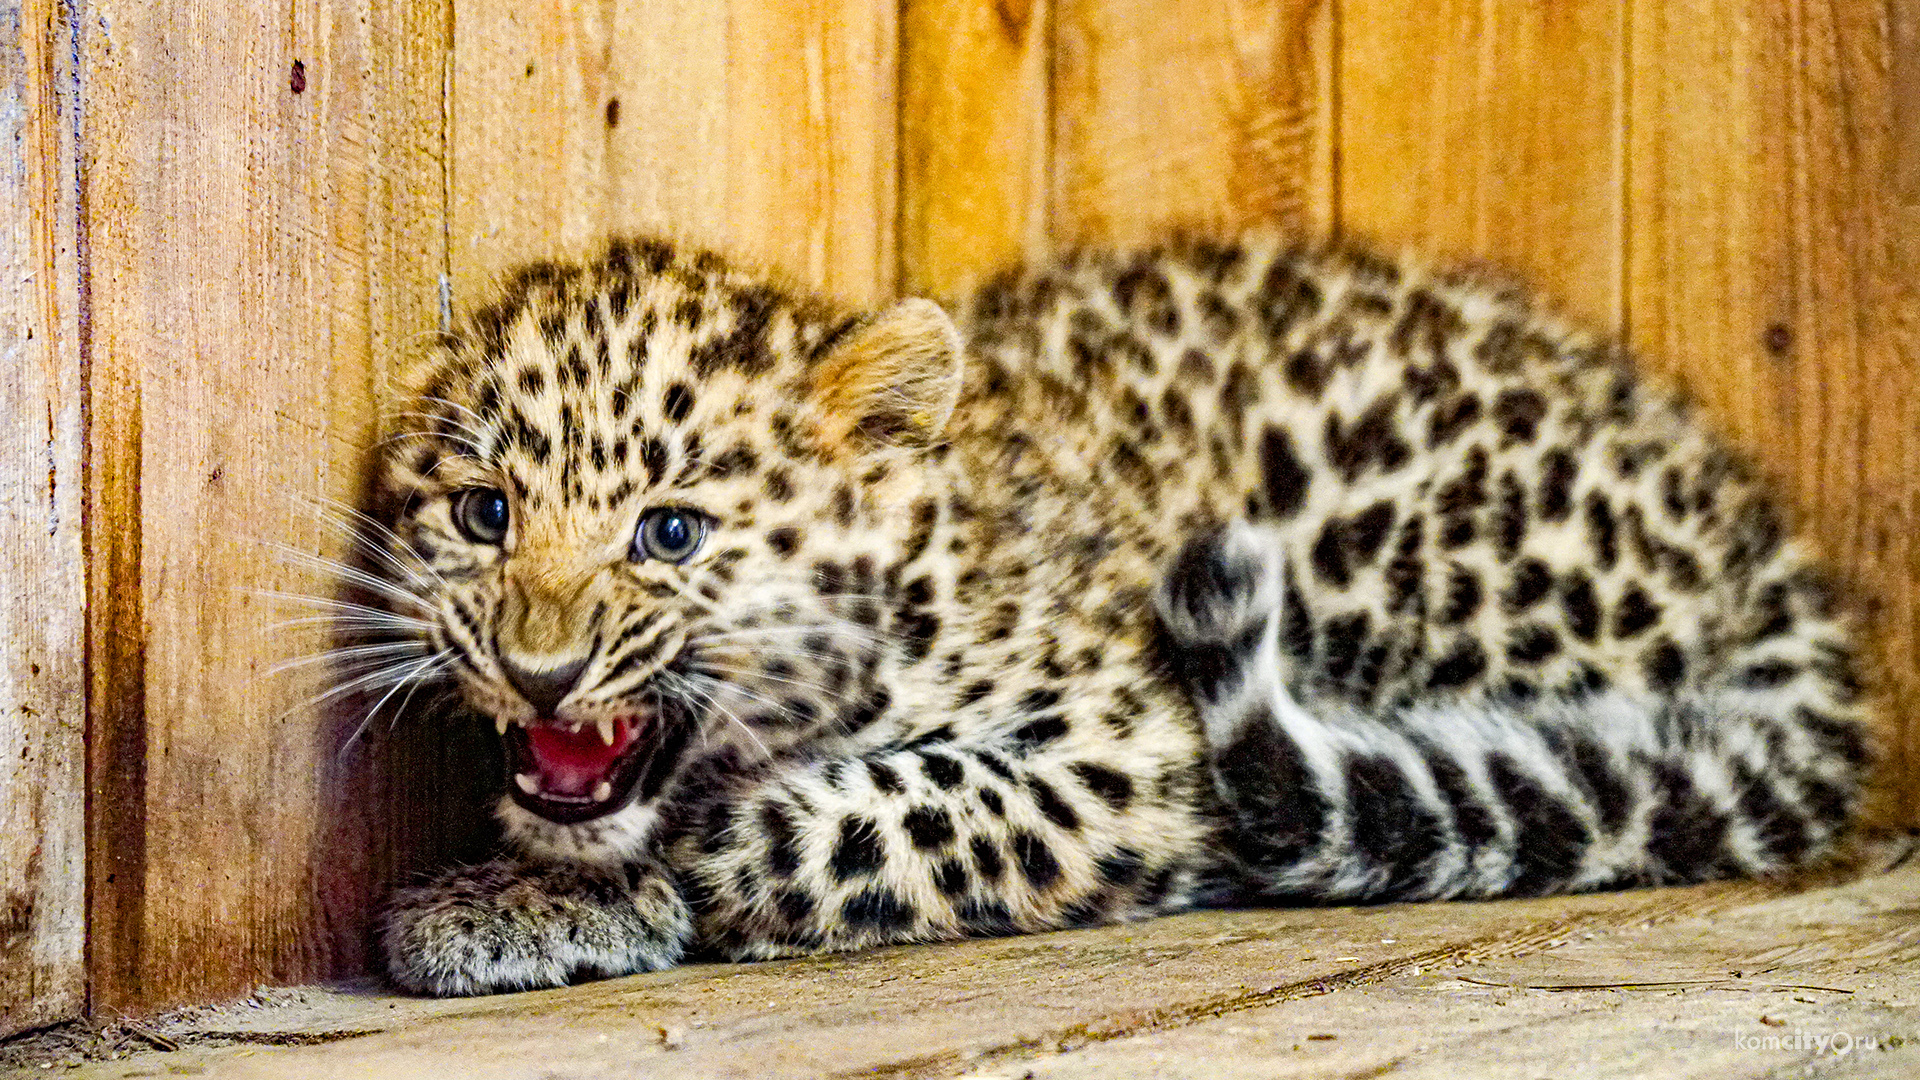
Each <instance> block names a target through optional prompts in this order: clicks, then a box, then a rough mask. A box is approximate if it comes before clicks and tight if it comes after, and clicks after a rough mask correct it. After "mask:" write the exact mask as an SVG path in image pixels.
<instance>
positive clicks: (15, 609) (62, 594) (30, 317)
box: [0, 0, 86, 1036]
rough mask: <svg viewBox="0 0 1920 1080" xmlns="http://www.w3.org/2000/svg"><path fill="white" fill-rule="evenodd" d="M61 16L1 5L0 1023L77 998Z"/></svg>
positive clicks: (76, 1007) (71, 98)
mask: <svg viewBox="0 0 1920 1080" xmlns="http://www.w3.org/2000/svg"><path fill="white" fill-rule="evenodd" d="M69 41H70V37H69V32H68V26H67V24H66V21H65V20H64V19H60V18H57V17H56V10H55V8H54V5H52V4H50V3H45V2H34V0H29V2H26V3H18V2H7V3H0V142H5V143H7V144H9V145H11V146H13V147H15V149H16V152H15V153H14V154H13V155H10V156H9V157H8V158H7V159H6V160H5V162H4V164H0V371H5V372H6V373H7V374H6V377H5V378H4V379H0V551H4V552H6V559H5V561H4V563H0V640H4V641H5V643H6V653H5V658H4V660H3V661H0V1036H4V1035H8V1034H11V1033H13V1032H16V1031H20V1030H22V1029H25V1028H30V1027H35V1026H38V1025H42V1024H48V1023H52V1022H54V1021H56V1020H64V1019H67V1018H69V1017H73V1016H77V1015H78V1014H79V1012H80V1010H81V1008H82V1007H83V1006H84V1005H85V1002H86V972H85V955H84V948H85V926H86V923H85V915H86V868H85V862H84V858H85V836H86V833H85V826H86V789H85V783H86V778H85V774H84V765H85V747H84V745H83V741H82V733H83V732H84V731H85V730H86V685H85V673H84V671H83V669H82V664H81V658H82V656H83V655H84V651H85V631H86V624H85V611H86V582H85V577H84V574H83V567H84V564H83V563H82V561H81V538H82V533H81V517H80V511H81V506H82V499H83V490H84V489H83V483H82V461H81V452H82V451H81V419H80V417H81V410H80V402H81V359H80V358H81V353H80V326H81V318H80V264H79V251H78V241H79V232H78V227H77V220H76V211H77V207H76V205H75V201H74V165H75V159H74V139H73V135H74V121H75V107H76V105H77V104H78V102H77V101H76V100H75V95H74V92H73V81H72V76H73V71H72V67H71V63H70V59H69V58H70V55H71V50H70V49H69V48H68V47H67V46H68V43H69Z"/></svg>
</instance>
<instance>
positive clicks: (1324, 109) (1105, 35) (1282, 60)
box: [1051, 0, 1336, 244]
mask: <svg viewBox="0 0 1920 1080" xmlns="http://www.w3.org/2000/svg"><path fill="white" fill-rule="evenodd" d="M1333 9H1334V5H1333V4H1332V3H1331V0H1174V2H1171V3H1166V2H1152V0H1059V6H1058V15H1057V16H1056V20H1055V24H1056V31H1055V56H1054V78H1053V90H1054V151H1053V152H1054V169H1053V193H1052V198H1051V207H1052V210H1051V216H1052V219H1053V228H1054V233H1055V236H1056V237H1057V238H1058V239H1059V240H1061V241H1062V242H1066V243H1078V242H1084V241H1092V240H1099V241H1103V242H1113V243H1120V244H1125V243H1137V242H1141V241H1145V240H1150V239H1152V238H1154V237H1155V236H1156V235H1158V234H1159V233H1161V232H1162V231H1163V230H1164V229H1166V228H1167V227H1168V226H1169V225H1176V226H1194V227H1200V228H1209V229H1223V228H1233V227H1236V226H1246V225H1249V224H1277V225H1282V226H1289V227H1296V228H1305V229H1309V230H1312V231H1316V232H1324V231H1325V230H1327V229H1328V228H1330V227H1331V226H1332V225H1333V224H1334V221H1335V217H1334V215H1335V202H1336V198H1335V193H1334V192H1335V188H1334V185H1335V178H1334V173H1333V160H1334V156H1333V100H1334V98H1333V93H1334V87H1333V75H1334V63H1333V50H1334V46H1335V40H1334V35H1333Z"/></svg>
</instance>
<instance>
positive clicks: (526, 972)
mask: <svg viewBox="0 0 1920 1080" xmlns="http://www.w3.org/2000/svg"><path fill="white" fill-rule="evenodd" d="M691 934H692V918H691V915H690V914H689V912H688V910H687V904H686V901H685V900H684V899H682V898H681V896H680V892H679V890H678V889H677V888H675V887H674V884H673V881H672V879H671V878H669V877H668V876H667V875H666V874H665V873H664V872H661V871H659V870H657V869H654V868H652V867H639V868H635V869H633V870H631V871H630V872H628V873H626V874H625V875H622V874H620V873H618V872H611V871H608V872H603V871H598V870H593V869H587V868H582V867H570V866H546V865H540V864H527V863H521V862H517V861H513V860H505V859H503V860H496V861H494V862H490V863H482V864H481V865H479V866H463V867H459V868H457V869H454V870H449V871H446V872H444V873H442V874H440V875H439V876H438V877H436V878H434V879H433V880H432V881H431V882H429V883H427V884H425V885H421V886H416V887H413V888H407V889H401V890H399V891H398V892H397V893H395V894H394V898H393V903H392V904H391V905H390V906H389V907H388V909H387V912H386V916H385V919H384V923H383V926H382V929H381V935H380V937H381V944H382V946H383V947H384V950H385V952H386V960H387V974H388V975H389V976H390V977H391V978H392V979H393V981H394V982H395V983H396V984H398V985H399V986H400V987H401V988H403V989H406V990H410V991H413V992H415V993H419V994H430V995H433V996H435V997H459V996H465V995H470V994H495V993H501V992H503V991H509V990H534V989H540V988H544V987H551V986H565V985H567V984H568V983H574V982H584V981H586V980H589V979H603V978H609V977H611V976H615V975H628V974H632V973H634V972H638V971H657V970H659V969H661V968H666V967H672V966H673V965H674V964H676V963H678V962H679V961H680V957H681V956H682V955H683V954H684V953H685V952H686V947H687V941H688V939H689V937H690V936H691Z"/></svg>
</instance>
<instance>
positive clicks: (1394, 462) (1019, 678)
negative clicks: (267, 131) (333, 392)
mask: <svg viewBox="0 0 1920 1080" xmlns="http://www.w3.org/2000/svg"><path fill="white" fill-rule="evenodd" d="M403 383H404V386H403V393H402V403H401V404H400V405H399V406H398V407H397V408H396V410H395V412H394V413H393V415H392V416H391V417H390V420H389V424H388V431H387V438H386V439H385V441H384V442H383V444H382V445H383V448H384V451H383V453H384V456H383V459H382V462H381V470H380V478H379V495H378V498H377V503H378V505H377V507H376V517H378V519H379V521H380V523H381V531H382V534H383V535H384V536H385V537H386V539H387V541H388V542H387V544H386V545H385V546H384V547H382V548H381V550H380V551H378V552H377V553H376V557H375V559H374V560H373V561H374V563H376V564H377V565H378V566H379V567H381V568H382V569H383V571H384V579H383V580H381V581H379V582H376V584H378V585H379V586H380V587H379V589H378V590H377V591H379V592H380V593H381V594H382V595H383V596H384V598H385V599H386V601H387V604H386V610H385V612H384V613H383V615H382V617H380V618H375V617H374V616H373V615H372V614H371V613H365V612H363V613H361V614H359V615H357V616H355V617H356V618H359V619H360V620H361V621H362V623H363V624H368V623H372V622H380V623H381V624H382V625H384V626H386V627H387V628H389V629H394V630H397V631H398V632H399V637H398V640H396V641H392V642H387V643H383V644H379V645H376V646H374V648H377V649H383V650H386V651H384V652H379V653H369V654H367V655H370V656H377V657H378V659H379V662H381V663H383V664H388V665H389V666H387V667H385V668H383V669H382V670H380V671H378V672H376V673H374V675H373V676H371V677H367V676H363V679H369V678H370V682H371V683H377V684H380V685H382V686H383V687H391V688H392V689H395V690H398V689H400V688H401V687H408V688H410V689H411V688H416V687H417V686H419V685H420V684H423V683H427V682H433V681H444V682H447V683H450V684H451V685H452V686H453V687H455V688H457V690H458V693H459V696H460V698H461V700H463V701H464V703H465V706H466V707H467V709H468V711H469V712H470V713H472V714H478V716H479V717H483V718H484V720H483V721H481V722H485V721H491V722H492V723H493V725H494V726H495V727H496V728H497V729H498V731H499V734H500V742H501V748H502V753H503V754H504V755H505V758H506V762H507V769H508V774H509V775H510V776H511V777H512V782H511V784H510V786H509V787H508V789H507V791H506V792H505V794H504V795H503V797H502V798H501V801H500V804H499V816H500V819H501V822H502V823H503V825H504V830H505V836H506V841H507V844H508V853H507V854H504V855H502V856H501V857H500V858H499V859H497V860H495V861H493V862H490V863H486V864H483V865H480V866H472V867H462V868H456V869H453V870H450V871H447V872H446V873H444V874H442V875H441V876H439V877H438V878H436V879H434V880H432V881H430V882H429V883H427V884H424V885H421V886H418V887H413V888H408V889H405V890H402V891H401V892H400V893H399V894H398V895H397V897H396V898H395V900H394V903H393V905H392V908H391V910H390V911H389V912H388V914H387V916H386V920H385V924H384V927H383V935H384V946H385V949H386V954H387V963H388V967H389V971H390V972H391V975H392V977H393V979H394V981H395V982H397V983H398V984H399V985H401V986H402V987H405V988H408V989H411V990H415V991H419V992H424V993H431V994H474V993H488V992H493V991H500V990H511V989H518V988H528V987H539V986H552V985H557V984H562V983H566V982H569V981H573V980H577V979H582V978H593V977H602V976H609V975H618V974H623V973H626V972H634V971H644V970H650V969H657V968H661V967H666V966H669V965H672V964H675V963H677V962H679V961H680V960H681V959H682V958H683V957H684V956H686V955H688V954H689V953H690V952H698V953H700V954H704V955H708V956H717V957H723V958H732V959H742V960H744V959H754V958H765V957H776V956H786V955H792V954H796V953H810V952H817V951H822V950H837V949H856V948H862V947H865V946H871V945H879V944H883V943H891V942H911V941H934V940H940V939H948V938H957V937H963V936H969V935H993V934H1011V933H1021V932H1030V931H1038V930H1046V929H1052V928H1058V927H1069V926H1079V925H1085V924H1089V923H1098V922H1104V921H1110V920H1116V919H1131V918H1138V917H1143V916H1147V915H1152V914H1155V913H1160V912H1166V911H1171V910H1176V909H1179V908H1182V907H1187V906H1191V905H1195V904H1201V903H1220V902H1233V903H1244V902H1260V901H1267V902H1307V903H1327V902H1355V901H1379V900H1392V899H1401V900H1424V899H1444V898H1449V897H1495V896H1519V895H1540V894H1545V893H1554V892H1565V891H1573V890H1589V889H1601V888H1616V887H1624V886H1633V885H1652V884H1665V883H1675V882H1688V881H1699V880H1702V879H1706V878H1715V877H1722V876H1728V875H1741V874H1765V873H1770V872H1774V871H1778V870H1782V869H1785V868H1789V867H1792V866H1795V865H1798V864H1802V863H1806V862H1808V861H1809V860H1813V859H1816V858H1819V857H1821V856H1822V855H1823V854H1824V853H1827V852H1829V851H1830V850H1831V849H1833V847H1834V845H1835V842H1836V839H1837V838H1838V837H1839V836H1840V835H1841V833H1842V831H1843V830H1844V828H1845V827H1846V825H1847V823H1848V822H1849V820H1850V818H1851V817H1852V816H1853V815H1854V814H1855V811H1856V807H1857V805H1858V803H1859V801H1860V794H1861V783H1862V779H1861V778H1862V774H1863V771H1864V768H1865V766H1866V764H1867V759H1868V749H1867V741H1866V739H1865V737H1864V733H1865V731H1866V730H1867V728H1868V725H1867V719H1868V718H1867V716H1866V705H1865V703H1864V692H1863V689H1862V680H1861V677H1860V675H1859V674H1858V672H1857V665H1856V662H1855V649H1854V645H1853V643H1852V641H1851V640H1850V631H1849V628H1848V624H1847V622H1846V619H1845V616H1844V613H1843V612H1842V611H1841V609H1840V607H1839V605H1838V603H1837V602H1836V599H1835V594H1834V591H1833V590H1832V589H1831V588H1830V587H1829V586H1828V585H1827V583H1826V582H1825V580H1824V579H1823V577H1822V576H1821V575H1820V573H1819V572H1818V571H1817V570H1816V569H1815V568H1814V567H1812V566H1811V565H1810V564H1809V561H1808V559H1807V557H1806V555H1805V553H1804V552H1803V550H1802V548H1801V547H1800V546H1798V545H1797V544H1796V543H1795V542H1794V541H1793V540H1792V539H1790V538H1789V536H1788V535H1787V533H1786V531H1785V529H1784V527H1783V525H1782V522H1781V519H1780V517H1779V516H1778V515H1777V514H1776V512H1775V511H1774V510H1773V509H1772V507H1771V505H1770V503H1769V502H1768V500H1767V498H1766V496H1765V495H1764V494H1763V493H1762V492H1761V491H1760V490H1759V487H1758V485H1757V484H1756V481H1755V479H1754V476H1753V474H1752V473H1751V472H1750V471H1749V470H1748V469H1747V468H1746V467H1745V466H1744V465H1743V464H1742V463H1741V461H1740V460H1739V459H1738V458H1737V457H1735V456H1734V455H1732V454H1731V453H1729V452H1728V451H1727V450H1726V449H1725V448H1724V447H1723V446H1722V445H1721V444H1720V443H1719V442H1717V441H1716V440H1715V439H1714V438H1713V437H1712V436H1711V435H1710V434H1709V433H1708V432H1706V431H1705V430H1703V429H1702V428H1701V427H1700V426H1699V425H1698V423H1697V422H1696V421H1695V420H1694V419H1692V418H1691V417H1690V416H1689V414H1688V413H1687V412H1686V411H1684V410H1683V409H1682V408H1681V407H1679V406H1678V405H1677V404H1676V403H1675V402H1673V401H1671V400H1669V399H1668V398H1667V397H1665V396H1662V395H1661V394H1659V393H1656V392H1652V391H1649V390H1647V389H1645V388H1644V387H1643V386H1642V385H1641V384H1640V383H1639V382H1638V381H1636V379H1635V378H1634V376H1633V375H1632V373H1631V372H1630V371H1629V370H1628V368H1627V367H1626V366H1625V364H1624V361H1623V360H1622V359H1621V357H1620V356H1619V355H1618V354H1617V352H1616V351H1615V350H1614V349H1612V348H1611V347H1609V346H1608V345H1606V344H1605V343H1603V342H1601V341H1598V340H1596V339H1594V338H1592V337H1590V336H1588V335H1586V334H1584V333H1582V332H1580V331H1579V330H1577V329H1573V328H1570V327H1568V326H1565V325H1563V324H1562V323H1561V322H1559V321H1557V320H1556V319H1554V318H1552V317H1550V316H1548V315H1546V314H1542V313H1540V312H1538V311H1536V310H1534V309H1533V308H1532V307H1530V306H1529V305H1528V303H1527V302H1526V301H1525V300H1524V299H1521V298H1518V297H1516V296H1514V295H1513V294H1511V293H1509V292H1505V291H1501V290H1498V289H1495V288H1492V287H1490V286H1488V285H1485V284H1483V283H1480V282H1478V281H1476V280H1474V279H1472V278H1469V277H1464V276H1458V275H1450V274H1447V273H1444V272H1436V271H1433V270H1429V269H1426V268H1423V267H1421V266H1417V265H1413V264H1408V263H1398V262H1393V261H1388V260H1383V259H1380V258H1377V257H1373V256H1368V255H1365V254H1357V253H1354V252H1351V251H1345V250H1338V249H1314V248H1309V247H1303V246H1297V245H1290V244H1288V243H1285V242H1282V241H1280V240H1277V239H1274V238H1271V237H1263V236H1250V237H1246V238H1242V239H1238V240H1230V241H1208V240H1183V241H1178V242H1173V243H1170V244H1168V245H1165V246H1162V247H1158V248H1154V249H1151V250H1144V251H1139V252H1134V253H1124V254H1110V253H1083V254H1077V255H1070V256H1067V257H1065V258H1064V259H1062V260H1060V261H1058V262H1056V263H1054V264H1052V265H1046V266H1040V267H1036V268H1032V269H1027V270H1023V271H1018V272H1014V273H1010V274H1008V275H1006V276H1004V277H1002V278H1000V279H998V280H996V281H995V282H993V283H992V284H990V285H989V286H987V287H986V288H984V289H983V290H981V291H980V292H979V293H978V294H977V295H975V296H974V297H973V298H972V299H971V300H969V301H967V302H965V303H963V304H960V305H956V306H954V307H952V308H950V309H949V308H942V307H941V306H939V305H936V304H934V303H931V302H929V301H926V300H917V299H915V300H906V301H903V302H901V303H898V304H895V305H893V306H892V307H889V308H887V309H886V310H883V311H880V312H877V313H862V312H853V311H849V310H847V309H845V308H843V307H841V306H839V305H837V304H835V303H832V302H830V301H828V300H825V299H822V298H819V297H817V296H813V295H810V294H808V293H805V292H801V291H795V290H791V289H788V288H784V287H782V286H780V285H777V284H774V283H773V282H771V281H770V280H769V279H768V278H766V277H765V276H762V275H759V274H756V273H754V272H751V271H748V270H743V269H739V268H736V267H734V266H732V265H729V264H728V263H726V262H725V261H723V260H721V259H720V258H718V257H716V256H714V255H712V254H709V253H707V252H703V251H696V250H681V249H676V248H674V247H672V246H670V245H668V244H666V243H663V242H658V241H639V242H624V243H615V244H612V245H610V246H609V247H607V248H606V249H605V250H604V251H603V253H602V254H600V255H599V256H598V257H597V258H595V259H593V260H591V261H589V262H585V263H581V264H564V265H563V264H540V265H535V266H531V267H528V268H526V269H524V270H522V271H520V272H519V273H518V274H517V275H516V276H514V277H513V278H512V279H511V281H510V282H508V283H507V285H506V288H505V290H504V291H503V292H502V293H501V294H500V296H499V297H498V299H496V300H495V301H494V302H493V303H492V304H491V305H489V306H487V307H484V308H482V309H480V310H478V311H477V312H474V313H473V314H472V315H470V316H469V317H467V318H466V319H465V320H464V322H462V323H461V324H460V325H459V326H458V327H457V328H456V330H455V332H453V333H452V334H451V335H449V337H448V338H447V340H446V341H445V343H444V345H443V346H442V347H440V348H438V349H437V350H436V351H434V353H433V354H432V355H431V357H430V358H428V359H427V360H426V361H425V362H423V363H421V364H419V365H417V368H416V369H415V370H411V371H409V372H407V373H406V374H405V376H404V378H403Z"/></svg>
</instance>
